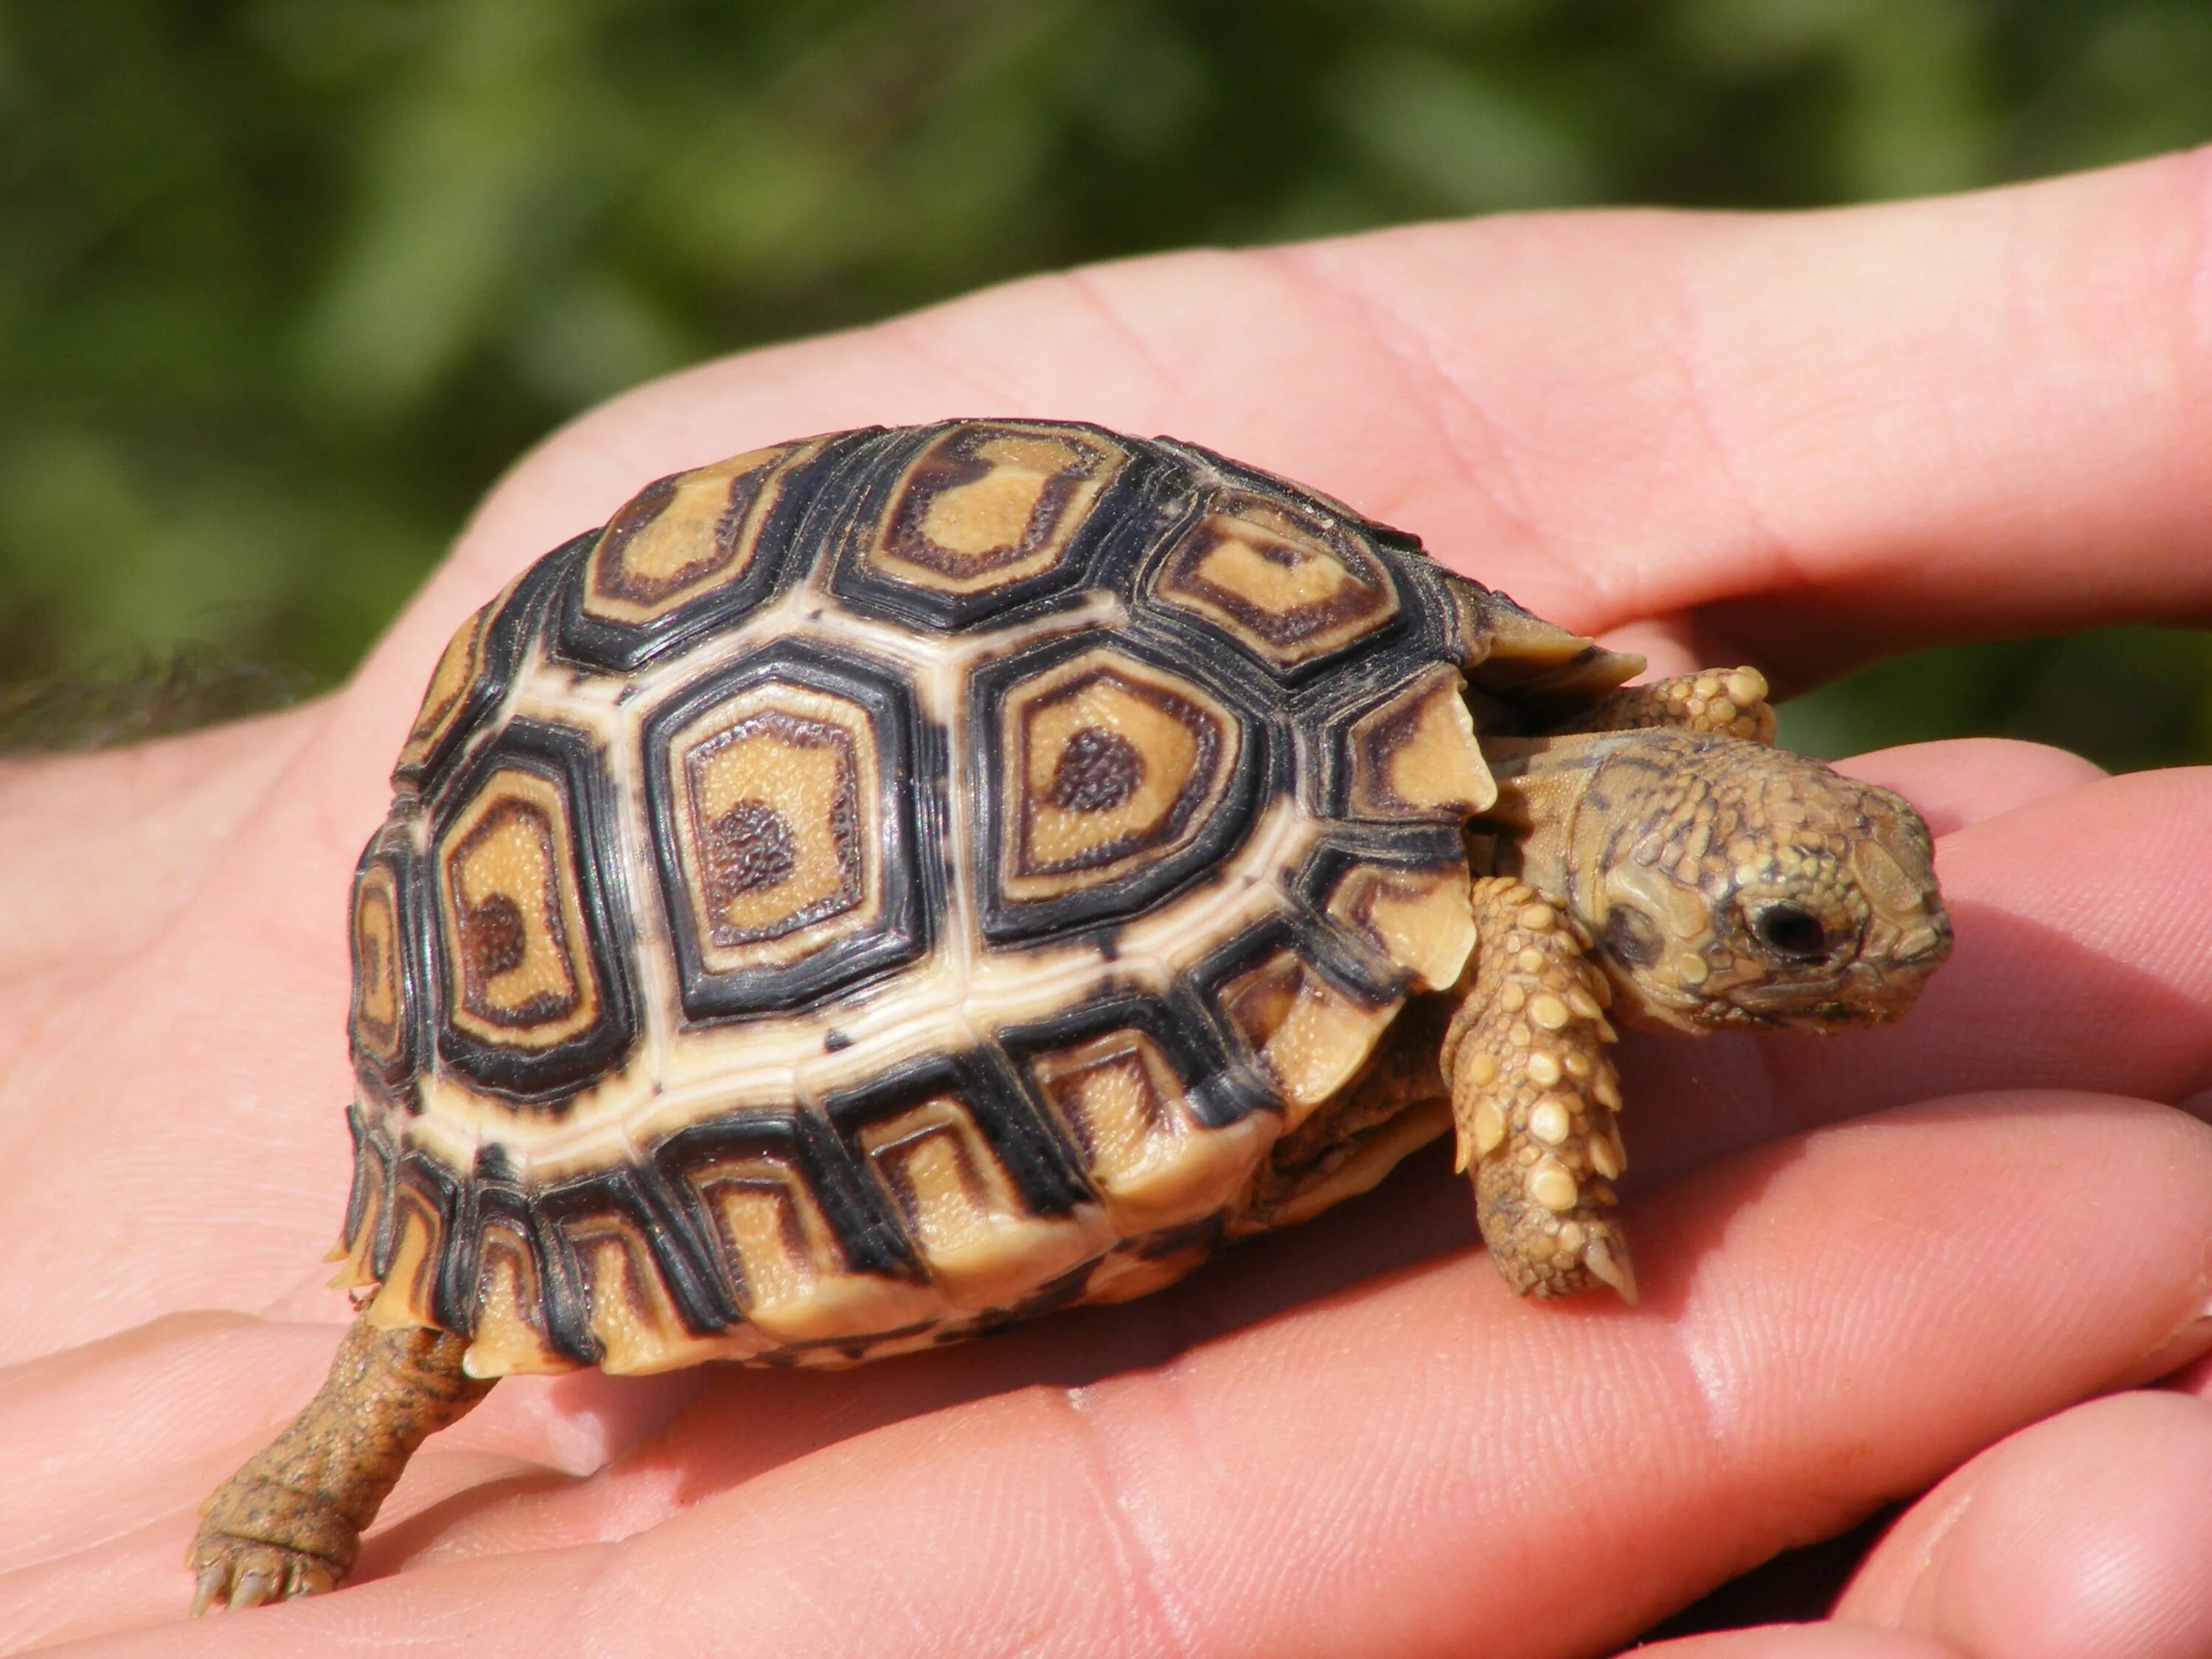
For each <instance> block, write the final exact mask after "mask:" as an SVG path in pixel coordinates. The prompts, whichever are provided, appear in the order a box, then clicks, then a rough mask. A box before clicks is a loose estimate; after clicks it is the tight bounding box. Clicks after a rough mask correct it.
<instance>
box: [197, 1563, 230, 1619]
mask: <svg viewBox="0 0 2212 1659" xmlns="http://www.w3.org/2000/svg"><path fill="white" fill-rule="evenodd" d="M229 1578H230V1569H229V1568H228V1567H227V1566H225V1565H223V1564H222V1562H220V1561H210V1562H209V1563H208V1564H207V1565H205V1566H204V1567H202V1568H201V1569H200V1576H199V1577H198V1579H197V1581H196V1582H195V1583H193V1585H192V1608H191V1617H192V1618H194V1619H197V1618H198V1617H199V1616H200V1615H201V1614H202V1613H205V1612H206V1611H207V1610H208V1609H209V1608H210V1607H212V1606H214V1605H215V1598H216V1596H218V1595H222V1592H223V1589H224V1587H225V1585H226V1584H227V1583H228V1582H229Z"/></svg>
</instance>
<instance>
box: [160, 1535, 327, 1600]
mask: <svg viewBox="0 0 2212 1659" xmlns="http://www.w3.org/2000/svg"><path fill="white" fill-rule="evenodd" d="M192 1558H193V1559H192V1560H191V1562H190V1563H188V1564H187V1565H191V1566H192V1567H193V1568H194V1569H195V1570H196V1571H197V1577H196V1578H195V1579H194V1581H193V1584H192V1605H191V1616H192V1617H193V1618H195V1619H197V1618H198V1617H199V1616H200V1615H201V1614H202V1613H205V1612H206V1611H207V1610H208V1609H209V1608H210V1607H213V1606H214V1605H215V1604H216V1602H218V1601H222V1602H224V1603H226V1604H227V1605H228V1607H230V1609H231V1611H232V1612H234V1613H242V1612H244V1611H245V1610H246V1608H248V1607H261V1606H263V1605H264V1604H265V1603H267V1602H270V1601H298V1600H299V1599H300V1598H301V1596H303V1595H321V1594H322V1593H323V1592H324V1591H325V1590H327V1589H331V1588H333V1587H334V1586H335V1585H336V1584H337V1572H336V1571H334V1570H333V1569H332V1568H331V1565H330V1564H329V1563H328V1562H326V1561H323V1560H319V1559H317V1558H316V1557H314V1556H312V1555H309V1554H307V1553H306V1552H305V1551H302V1550H294V1549H286V1548H285V1547H283V1545H281V1544H264V1543H261V1542H258V1541H255V1540H253V1539H250V1538H230V1537H225V1536H221V1535H217V1536H215V1537H209V1536H206V1535H203V1536H202V1537H201V1539H200V1541H199V1542H198V1544H197V1546H196V1547H194V1549H193V1551H192Z"/></svg>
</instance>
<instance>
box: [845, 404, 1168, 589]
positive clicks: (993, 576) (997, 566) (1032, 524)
mask: <svg viewBox="0 0 2212 1659" xmlns="http://www.w3.org/2000/svg"><path fill="white" fill-rule="evenodd" d="M1127 459H1128V456H1127V452H1126V451H1125V450H1123V449H1122V448H1121V447H1120V446H1119V445H1118V444H1114V443H1110V442H1109V441H1107V440H1106V439H1105V438H1103V437H1102V436H1100V435H1097V434H1095V433H1091V432H1086V431H1084V430H1082V429H1080V428H1070V427H1047V426H1036V425H1024V424H1023V423H1021V422H1004V421H994V422H975V423H969V424H965V425H961V426H956V427H954V428H951V430H950V431H948V432H946V433H945V434H944V435H942V436H940V437H939V438H938V439H936V440H935V441H933V442H932V443H931V444H929V445H928V447H926V448H925V449H924V450H923V451H922V452H921V454H920V455H918V456H916V457H915V459H914V460H913V461H912V462H911V463H910V464H909V465H908V467H907V469H906V471H905V473H904V475H903V476H902V477H901V478H900V479H899V481H898V483H897V485H896V488H895V489H894V490H893V492H892V495H891V498H890V503H889V504H888V506H887V507H885V508H884V514H883V519H882V521H881V524H880V526H879V527H878V531H877V533H876V535H875V537H874V538H873V539H872V542H871V544H869V546H868V547H867V549H866V551H865V552H864V554H863V555H862V562H863V564H864V566H865V567H866V568H867V569H868V570H869V571H870V572H871V573H872V574H874V575H876V576H878V577H879V578H881V579H883V580H889V581H893V582H898V583H902V584H906V585H908V586H914V587H916V588H921V589H925V590H927V591H929V592H935V593H939V594H946V595H955V596H962V597H965V596H969V595H974V594H978V593H982V592H990V591H993V590H995V589H1000V588H1005V587H1010V586H1013V585H1015V584H1017V583H1019V582H1024V581H1027V580H1031V579H1032V578H1035V577H1038V576H1041V575H1043V574H1046V573H1047V572H1048V571H1050V570H1051V569H1052V568H1054V566H1055V565H1057V564H1059V563H1060V561H1061V560H1062V559H1063V558H1064V557H1066V555H1067V552H1068V550H1069V549H1070V547H1071V546H1072V544H1073V542H1074V540H1075V538H1076V537H1077V535H1078V533H1079V532H1080V531H1081V529H1082V528H1083V526H1084V524H1085V521H1086V520H1088V519H1089V518H1090V516H1091V512H1092V510H1093V509H1094V508H1095V507H1097V504H1098V500H1099V497H1100V496H1101V495H1103V493H1104V491H1105V489H1106V487H1107V486H1108V485H1109V484H1110V483H1112V482H1113V481H1114V479H1115V477H1116V476H1117V475H1118V474H1119V473H1120V471H1121V469H1122V467H1123V466H1124V465H1126V464H1127Z"/></svg>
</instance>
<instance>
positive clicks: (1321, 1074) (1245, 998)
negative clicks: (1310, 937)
mask: <svg viewBox="0 0 2212 1659" xmlns="http://www.w3.org/2000/svg"><path fill="white" fill-rule="evenodd" d="M1221 1006H1222V1007H1223V1009H1224V1010H1225V1012H1227V1013H1228V1015H1229V1019H1230V1023H1231V1025H1233V1026H1234V1027H1235V1028H1236V1030H1237V1033H1238V1034H1239V1035H1240V1036H1243V1039H1244V1041H1245V1042H1246V1043H1247V1044H1249V1047H1250V1048H1251V1051H1252V1054H1253V1057H1254V1059H1255V1060H1257V1061H1258V1063H1259V1066H1260V1069H1261V1071H1262V1072H1264V1073H1266V1074H1267V1078H1268V1079H1269V1080H1270V1081H1271V1082H1272V1083H1273V1084H1274V1085H1275V1087H1276V1090H1277V1091H1278V1092H1279V1094H1280V1096H1281V1097H1282V1101H1283V1109H1284V1116H1283V1127H1284V1129H1285V1132H1286V1133H1287V1132H1288V1131H1290V1130H1291V1129H1295V1128H1297V1126H1298V1125H1299V1124H1301V1123H1303V1122H1304V1121H1305V1120H1306V1119H1307V1118H1308V1117H1309V1116H1310V1115H1312V1113H1313V1111H1314V1109H1315V1108H1316V1107H1318V1106H1320V1105H1322V1103H1324V1102H1326V1101H1328V1099H1329V1098H1330V1097H1333V1096H1334V1094H1335V1093H1336V1091H1338V1090H1340V1089H1341V1088H1342V1087H1343V1086H1344V1085H1346V1083H1348V1082H1350V1081H1351V1080H1352V1074H1353V1073H1356V1072H1358V1069H1359V1068H1360V1067H1361V1066H1364V1065H1365V1064H1366V1063H1367V1057H1368V1055H1369V1054H1372V1053H1373V1052H1374V1049H1375V1044H1376V1042H1377V1041H1378V1040H1380V1038H1381V1037H1382V1035H1383V1030H1384V1029H1385V1028H1387V1027H1388V1026H1389V1024H1390V1021H1391V1019H1392V1018H1394V1017H1395V1015H1396V1014H1397V1012H1398V1010H1399V1008H1400V1007H1401V1006H1403V1000H1402V999H1400V998H1393V999H1391V1000H1388V1001H1385V1002H1381V1003H1372V1004H1370V1003H1368V1002H1365V1001H1364V1000H1361V999H1359V998H1357V997H1354V996H1352V995H1351V994H1349V993H1347V992H1346V991H1343V990H1341V989H1340V988H1339V987H1337V986H1335V985H1334V984H1333V983H1331V982H1330V981H1329V980H1328V977H1327V976H1326V975H1323V974H1322V973H1321V972H1320V971H1319V970H1318V969H1316V968H1315V967H1314V966H1313V965H1312V964H1311V963H1309V962H1307V961H1306V960H1305V958H1304V957H1302V956H1300V955H1299V954H1298V953H1297V951H1295V950H1291V949H1290V948H1288V947H1285V948H1284V949H1282V950H1279V951H1276V952H1274V954H1273V955H1272V956H1270V957H1267V959H1266V960H1265V961H1263V962H1261V963H1260V964H1259V965H1258V966H1256V967H1255V968H1251V969H1248V970H1246V971H1245V972H1244V973H1243V974H1240V975H1237V976H1236V977H1234V978H1232V979H1231V980H1230V981H1227V982H1226V983H1225V984H1224V985H1223V986H1222V987H1221Z"/></svg>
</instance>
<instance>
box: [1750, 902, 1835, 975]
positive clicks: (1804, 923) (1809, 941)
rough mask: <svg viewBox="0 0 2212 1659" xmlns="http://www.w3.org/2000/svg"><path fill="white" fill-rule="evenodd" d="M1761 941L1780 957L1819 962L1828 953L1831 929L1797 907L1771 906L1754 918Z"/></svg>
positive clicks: (1753, 926)
mask: <svg viewBox="0 0 2212 1659" xmlns="http://www.w3.org/2000/svg"><path fill="white" fill-rule="evenodd" d="M1751 931H1752V932H1753V933H1755V934H1756V935H1757V936H1758V938H1759V943H1760V944H1761V945H1765V947H1766V948H1767V949H1768V950H1770V951H1773V952H1774V954H1775V955H1777V956H1778V957H1789V958H1790V959H1791V960H1792V961H1796V962H1818V961H1819V960H1820V958H1821V957H1825V956H1826V955H1827V954H1828V930H1827V929H1826V928H1825V927H1822V926H1821V925H1820V917H1818V916H1816V915H1814V914H1813V913H1812V912H1811V911H1810V910H1802V909H1800V908H1798V907H1797V906H1796V905H1794V904H1770V905H1768V906H1766V907H1765V908H1764V909H1762V910H1760V911H1759V913H1758V914H1757V915H1754V916H1753V917H1752V919H1751Z"/></svg>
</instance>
